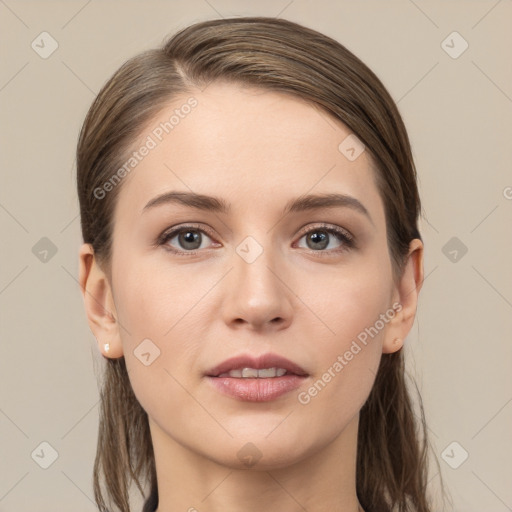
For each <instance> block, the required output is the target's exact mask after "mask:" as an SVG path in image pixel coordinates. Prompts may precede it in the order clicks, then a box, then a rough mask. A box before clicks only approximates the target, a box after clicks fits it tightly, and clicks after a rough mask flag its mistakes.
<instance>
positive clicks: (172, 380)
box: [80, 83, 423, 512]
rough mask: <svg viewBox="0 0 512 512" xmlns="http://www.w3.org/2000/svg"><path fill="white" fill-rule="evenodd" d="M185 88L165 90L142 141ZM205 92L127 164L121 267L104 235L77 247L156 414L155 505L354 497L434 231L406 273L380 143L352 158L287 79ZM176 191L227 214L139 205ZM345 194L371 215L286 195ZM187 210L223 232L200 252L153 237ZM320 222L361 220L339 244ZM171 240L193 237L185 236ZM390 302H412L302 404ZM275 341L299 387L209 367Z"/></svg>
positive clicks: (113, 334)
mask: <svg viewBox="0 0 512 512" xmlns="http://www.w3.org/2000/svg"><path fill="white" fill-rule="evenodd" d="M189 96H190V95H186V96H183V97H180V98H175V99H174V100H173V101H172V102H170V103H169V106H168V108H166V109H165V110H164V111H162V112H160V113H159V115H158V116H157V118H155V119H154V120H153V121H152V123H150V125H148V128H147V129H145V131H144V132H143V134H142V136H141V139H140V140H144V139H145V138H146V137H147V135H148V134H149V133H151V131H150V130H151V127H154V126H156V125H157V124H158V123H159V122H160V121H162V120H165V119H169V117H170V115H171V114H172V111H173V110H174V109H175V108H179V107H180V105H183V103H185V101H186V99H187V98H188V97H189ZM193 96H194V97H195V98H196V99H197V101H198V105H197V107H195V108H194V109H193V110H192V112H191V113H190V114H189V115H188V116H186V117H185V118H184V119H181V120H180V124H179V125H177V126H176V127H175V128H174V129H173V131H172V132H171V133H169V134H167V135H165V137H164V138H163V140H162V142H160V143H159V144H158V146H157V147H156V148H155V149H153V150H152V151H151V152H150V153H149V154H148V155H147V156H146V157H145V158H144V159H143V160H142V162H141V163H140V164H139V165H138V166H137V167H136V168H135V169H134V170H133V171H132V172H131V173H130V174H129V175H127V177H126V178H124V180H123V183H122V185H121V186H122V189H121V191H120V196H119V202H118V204H117V206H116V210H115V223H114V233H113V253H112V261H111V271H112V274H111V280H109V278H108V274H106V273H105V272H104V270H103V269H101V268H100V266H99V265H98V263H97V261H96V259H95V257H94V252H93V250H92V248H91V246H90V245H89V244H84V245H83V246H82V247H81V249H80V283H81V286H82V290H83V294H84V295H83V296H84V301H85V308H86V312H87V316H88V321H89V324H90V328H91V330H92V332H93V333H94V335H95V337H96V339H97V340H98V343H99V349H100V351H101V352H102V354H103V355H104V356H105V357H114V358H116V357H121V356H123V355H124V357H125V359H126V365H127V367H128V371H129V376H130V380H131V383H132V386H133V389H134V391H135V394H136V396H137V399H138V400H139V401H140V403H141V405H142V407H143V408H144V409H145V410H146V412H147V413H148V418H149V424H150V429H151V435H152V439H153V445H154V449H155V460H156V468H157V478H158V488H159V497H160V503H159V507H158V512H175V511H185V510H194V509H196V510H198V511H199V512H202V511H210V512H220V511H222V512H235V511H239V510H240V509H243V510H245V511H248V512H251V511H258V512H259V511H261V510H280V511H283V512H296V511H303V510H304V509H307V510H308V511H315V512H317V511H318V512H323V511H344V512H356V511H357V510H359V509H358V500H357V496H356V487H355V467H356V441H357V431H358V423H359V411H360V409H361V407H362V405H363V404H364V402H365V401H366V399H367V397H368V395H369V393H370V390H371V388H372V385H373V382H374V378H375V373H376V371H377V368H378V364H379V361H380V358H381V355H382V353H390V352H394V351H396V350H398V349H400V348H401V347H402V344H403V340H404V338H405V337H406V336H407V334H408V332H409V331H410V329H411V327H412V325H413V322H414V317H415V313H416V307H417V298H418V293H419V291H420V288H421V284H422V281H423V245H422V243H421V241H420V240H413V241H412V242H411V245H410V252H409V257H408V260H407V264H406V266H405V269H404V272H403V275H402V276H401V278H400V279H399V280H398V281H397V282H395V281H394V280H393V276H392V267H391V261H390V256H389V252H388V247H387V241H386V224H385V212H384V205H383V202H382V199H381V197H380V195H379V192H378V190H377V187H376V184H375V181H374V172H375V171H374V170H373V169H372V162H371V159H370V156H369V154H368V152H366V151H365V152H363V153H362V154H361V155H360V156H359V157H358V158H357V159H356V160H355V161H352V162H351V161H349V160H348V159H347V158H346V157H345V156H344V155H343V154H342V153H341V152H340V151H339V150H338V146H339V144H340V143H341V141H343V140H344V139H345V138H346V137H347V136H348V135H349V134H350V130H349V129H348V128H347V127H346V126H344V125H343V124H341V123H339V122H337V121H334V120H333V119H332V118H330V117H329V116H328V115H327V114H325V113H323V112H321V111H319V110H318V109H317V108H315V107H313V106H311V105H309V104H308V103H305V102H303V101H302V100H299V99H297V98H294V97H292V96H288V95H284V94H282V93H278V92H271V91H263V90H259V89H254V88H241V87H240V86H236V85H232V84H223V83H216V84H211V85H210V86H209V87H207V88H206V89H205V90H204V91H203V92H201V91H194V93H193ZM137 147H139V146H137ZM171 190H177V191H185V192H190V191H193V192H196V193H201V194H207V195H215V196H219V197H221V198H224V199H225V200H226V201H228V202H230V203H231V212H230V213H229V214H223V213H214V212H208V211H200V210H195V209H192V208H190V207H187V206H183V205H181V206H180V205H176V204H166V205H161V206H158V207H155V208H153V209H149V210H148V211H146V212H144V213H143V208H144V206H145V205H146V203H148V201H150V200H151V199H152V198H154V197H155V196H157V195H159V194H161V193H163V192H167V191H171ZM332 192H339V193H343V194H349V195H351V196H353V197H355V198H357V199H358V200H359V201H360V202H361V203H362V204H363V205H364V206H365V207H366V209H367V210H368V212H369V214H370V216H371V220H369V219H368V218H367V217H365V216H364V215H363V214H361V213H359V212H357V211H355V210H353V209H349V208H326V209H322V210H318V211H304V212H297V213H289V214H287V215H285V216H283V215H282V209H283V207H284V205H285V203H286V202H287V201H289V200H290V199H293V198H296V197H298V196H300V195H302V194H305V193H332ZM189 222H193V223H198V224H200V227H203V226H204V227H205V228H207V229H208V228H209V229H210V230H211V233H212V234H213V236H210V235H209V234H202V233H201V232H199V236H200V237H202V239H201V245H200V248H199V249H197V250H196V254H195V255H190V254H188V255H187V254H184V255H182V256H180V255H176V254H173V253H171V252H169V251H168V250H166V249H165V246H156V245H155V240H156V239H157V237H158V236H159V235H160V234H161V233H162V232H164V231H165V230H168V229H169V228H171V227H173V226H178V225H185V224H187V223H189ZM321 222H324V223H327V224H329V226H339V227H341V228H344V229H346V230H348V231H349V232H350V233H351V234H352V235H353V237H354V238H355V240H356V244H357V247H356V248H347V247H346V246H345V244H344V242H343V241H342V240H338V239H337V238H336V236H335V235H333V234H330V235H328V236H329V245H328V246H327V247H326V248H320V249H318V248H316V249H315V247H318V245H317V246H315V245H311V242H310V245H308V243H307V241H308V238H309V237H308V236H305V235H306V234H307V232H308V231H310V230H311V229H313V230H314V229H315V228H317V226H318V223H321ZM315 232H316V231H315ZM249 235H250V236H251V237H253V238H254V239H255V240H256V241H257V242H258V243H259V244H260V246H261V247H262V249H263V252H262V254H261V255H260V256H259V257H258V258H257V259H256V260H255V261H254V262H252V263H248V262H247V261H245V260H244V259H243V258H241V257H240V256H239V254H238V253H237V252H236V248H237V247H238V246H239V244H240V243H241V242H242V241H243V240H244V239H245V237H247V236H249ZM197 245H199V243H198V244H197ZM167 246H172V247H174V248H175V249H176V250H178V251H180V250H181V251H182V252H183V253H186V251H187V248H186V247H187V246H184V245H183V241H182V243H181V245H180V240H179V239H178V237H177V236H175V237H174V238H173V239H172V240H170V241H168V242H167ZM196 247H197V246H196ZM340 248H341V249H342V250H341V251H340V250H339V249H340ZM337 250H338V252H336V251H337ZM320 252H321V253H322V254H324V256H323V257H322V256H321V255H319V253H320ZM394 302H399V303H400V304H401V305H402V309H401V311H400V312H398V313H396V315H395V316H394V317H393V318H392V319H391V320H390V321H389V322H387V323H385V327H384V328H383V329H381V330H380V331H379V333H378V335H377V336H375V337H374V338H373V339H371V341H370V342H369V343H368V344H367V345H366V346H364V348H363V349H362V350H361V351H360V352H359V353H358V354H357V355H356V356H354V358H353V359H352V360H351V361H350V362H349V363H348V364H347V365H346V366H345V367H344V368H343V370H342V371H341V372H339V373H338V374H336V376H335V377H334V378H332V380H331V382H329V383H328V384H327V385H326V386H325V388H324V389H323V390H322V391H321V392H319V393H318V394H317V396H315V397H313V398H312V399H311V401H310V402H309V403H308V404H305V405H304V404H301V403H300V402H299V401H298V398H297V395H298V393H299V392H300V391H304V390H307V389H308V388H309V387H310V386H311V385H312V384H313V383H314V382H316V381H317V380H318V379H319V378H321V377H322V375H323V374H324V372H325V371H327V369H328V368H329V367H332V366H333V363H334V362H335V361H336V360H337V357H338V356H339V355H342V354H344V353H345V352H346V351H347V350H348V349H349V348H350V346H351V343H352V341H353V340H354V339H356V337H357V335H358V334H359V333H361V332H362V331H364V329H365V328H368V327H369V326H372V325H374V324H375V322H376V320H377V319H378V318H379V315H380V314H383V313H385V312H386V311H387V310H388V309H389V308H391V306H392V304H393V303H394ZM146 338H149V339H150V340H152V342H153V343H154V344H155V345H156V346H157V347H158V348H159V350H160V356H159V357H158V358H156V359H155V360H154V362H153V363H152V364H150V365H149V366H145V365H144V364H142V363H141V361H140V360H139V359H138V358H137V357H136V356H135V355H134V350H135V349H136V347H137V346H138V345H139V344H140V343H141V341H142V340H144V339H146ZM396 339H398V341H396ZM104 343H109V345H110V350H109V352H108V353H107V352H105V349H104ZM265 352H274V353H277V354H280V355H283V356H284V357H287V358H288V359H291V360H292V361H294V362H296V363H297V364H299V365H300V366H302V367H303V368H304V369H305V370H306V371H307V372H308V373H309V375H310V376H309V377H308V379H307V380H306V382H304V384H303V386H301V388H299V389H298V390H295V391H292V392H291V393H288V394H285V395H283V396H281V397H279V398H278V399H276V400H274V401H271V402H263V403H251V402H243V401H239V400H236V399H234V398H231V397H228V396H225V395H223V394H220V393H219V392H218V391H216V390H215V389H213V388H212V387H211V386H210V385H208V382H207V381H206V378H205V377H204V373H205V372H206V371H207V370H208V369H210V368H212V367H213V366H215V365H217V364H219V363H220V362H222V361H224V360H225V359H227V358H230V357H232V356H234V355H238V354H242V353H250V354H253V355H259V354H262V353H265ZM249 442H250V443H253V445H255V446H256V447H257V450H258V451H259V453H260V454H261V458H260V459H259V460H258V462H257V463H256V464H255V465H253V466H252V467H250V468H248V467H247V466H246V465H245V464H244V462H243V461H242V460H240V458H239V457H238V456H237V453H238V452H239V450H240V449H241V448H242V447H244V446H245V445H246V444H247V443H249ZM192 507H194V508H192Z"/></svg>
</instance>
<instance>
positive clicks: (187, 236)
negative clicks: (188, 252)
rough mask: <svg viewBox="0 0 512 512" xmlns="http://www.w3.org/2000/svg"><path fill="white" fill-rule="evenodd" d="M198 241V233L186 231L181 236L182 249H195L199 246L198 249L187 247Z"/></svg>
mask: <svg viewBox="0 0 512 512" xmlns="http://www.w3.org/2000/svg"><path fill="white" fill-rule="evenodd" d="M198 239H199V234H198V233H194V232H192V231H186V232H185V233H184V234H183V235H182V240H183V242H184V247H185V248H187V249H197V248H198V247H199V246H198V247H188V245H189V244H194V243H196V242H197V240H198ZM199 245H201V244H199Z"/></svg>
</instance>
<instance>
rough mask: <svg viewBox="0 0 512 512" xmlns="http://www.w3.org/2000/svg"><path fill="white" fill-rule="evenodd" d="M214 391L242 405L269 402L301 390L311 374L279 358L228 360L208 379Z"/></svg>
mask: <svg viewBox="0 0 512 512" xmlns="http://www.w3.org/2000/svg"><path fill="white" fill-rule="evenodd" d="M205 376H206V377H207V379H208V381H209V382H210V383H211V384H212V385H213V387H214V389H216V390H217V391H219V392H221V393H223V394H224V395H227V396H230V397H231V398H235V399H237V400H241V401H248V402H268V401H270V400H275V399H276V398H278V397H280V396H282V395H284V394H286V393H289V392H291V391H293V390H294V389H297V388H298V387H300V386H301V385H302V384H303V383H304V381H305V380H306V379H307V378H308V377H309V374H308V373H307V372H306V371H305V370H304V369H303V368H302V367H300V366H299V365H298V364H296V363H294V362H292V361H290V360H289V359H286V358H284V357H281V356H278V355H276V354H264V355H262V356H260V357H256V358H254V357H251V356H248V355H242V356H238V357H234V358H231V359H228V360H226V361H224V362H223V363H221V364H220V365H218V366H216V367H215V368H212V369H211V370H209V371H208V372H207V373H206V375H205Z"/></svg>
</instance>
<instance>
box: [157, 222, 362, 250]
mask: <svg viewBox="0 0 512 512" xmlns="http://www.w3.org/2000/svg"><path fill="white" fill-rule="evenodd" d="M183 231H199V232H201V233H204V234H206V235H208V236H209V237H210V238H212V239H213V238H214V237H213V235H212V233H211V232H210V230H208V229H205V228H204V227H200V226H199V225H193V224H189V225H185V226H180V227H178V228H174V229H172V230H171V231H164V232H163V233H162V234H161V235H160V236H159V237H158V238H157V240H156V243H155V245H157V246H165V247H164V248H165V250H167V251H169V252H171V253H173V254H176V255H178V256H193V255H196V254H198V253H200V252H201V251H203V250H204V249H197V250H195V251H185V250H178V249H175V248H174V247H172V246H170V245H166V244H167V242H168V241H169V240H171V239H172V238H174V236H176V235H178V234H180V233H181V232H183ZM315 231H326V232H327V233H330V234H332V235H335V236H336V237H337V238H338V239H339V240H340V241H341V242H343V245H342V246H341V247H339V248H337V249H328V250H317V251H315V250H314V249H306V250H307V251H308V252H309V253H313V254H314V255H315V256H320V257H323V256H332V255H337V254H339V253H341V252H345V251H348V250H350V249H353V248H355V247H356V245H355V240H354V238H353V237H352V235H350V233H348V231H346V230H344V229H342V228H339V227H335V226H331V225H329V224H323V223H320V224H318V225H315V226H314V227H313V228H310V229H309V230H308V231H306V232H304V233H302V235H301V236H300V238H299V240H300V239H301V238H302V237H304V236H305V235H308V234H310V233H314V232H315Z"/></svg>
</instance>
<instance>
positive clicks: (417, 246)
mask: <svg viewBox="0 0 512 512" xmlns="http://www.w3.org/2000/svg"><path fill="white" fill-rule="evenodd" d="M422 285H423V243H422V242H421V240H419V239H418V238H415V239H414V240H412V241H411V243H410V244H409V254H408V256H407V261H406V263H405V267H404V270H403V273H402V276H401V278H400V280H399V282H398V284H397V286H396V287H395V289H394V291H393V309H394V310H395V316H394V317H393V318H392V319H391V320H390V322H389V323H388V328H387V329H386V336H385V339H384V343H383V346H382V352H383V353H384V354H390V353H392V352H396V351H397V350H399V349H401V348H402V346H403V344H404V340H405V338H406V337H407V335H408V334H409V331H410V330H411V328H412V325H413V323H414V318H415V316H416V307H417V305H418V295H419V293H420V290H421V286H422Z"/></svg>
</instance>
